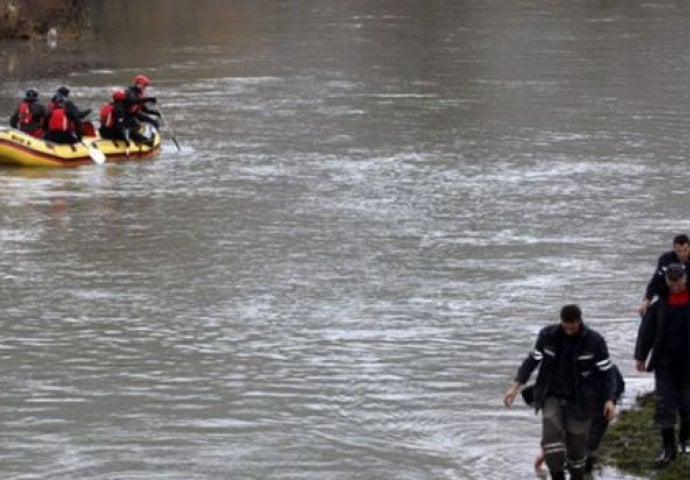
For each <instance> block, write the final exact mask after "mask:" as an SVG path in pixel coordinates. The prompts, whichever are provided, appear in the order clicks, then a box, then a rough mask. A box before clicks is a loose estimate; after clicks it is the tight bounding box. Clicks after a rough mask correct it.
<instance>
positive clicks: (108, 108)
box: [101, 103, 115, 128]
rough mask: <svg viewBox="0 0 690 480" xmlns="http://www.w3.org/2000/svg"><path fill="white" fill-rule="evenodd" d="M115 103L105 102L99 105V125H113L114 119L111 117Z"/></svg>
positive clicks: (109, 126)
mask: <svg viewBox="0 0 690 480" xmlns="http://www.w3.org/2000/svg"><path fill="white" fill-rule="evenodd" d="M114 108H115V105H113V104H112V103H106V104H105V105H103V106H102V107H101V126H102V127H105V128H113V127H114V126H115V119H114V118H113V109H114Z"/></svg>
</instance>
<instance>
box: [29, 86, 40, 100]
mask: <svg viewBox="0 0 690 480" xmlns="http://www.w3.org/2000/svg"><path fill="white" fill-rule="evenodd" d="M37 98H38V91H37V90H36V89H33V88H30V89H28V90H27V91H26V99H27V100H36V99H37Z"/></svg>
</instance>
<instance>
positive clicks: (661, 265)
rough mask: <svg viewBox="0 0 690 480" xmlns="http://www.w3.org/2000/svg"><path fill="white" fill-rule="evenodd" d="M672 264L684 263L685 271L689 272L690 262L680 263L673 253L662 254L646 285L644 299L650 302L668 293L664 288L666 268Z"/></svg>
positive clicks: (671, 251) (666, 287) (665, 287)
mask: <svg viewBox="0 0 690 480" xmlns="http://www.w3.org/2000/svg"><path fill="white" fill-rule="evenodd" d="M672 263H684V264H685V271H686V272H690V261H687V262H681V261H680V259H679V258H678V255H677V254H676V252H675V251H673V250H670V251H668V252H666V253H664V254H662V255H661V256H660V257H659V259H658V260H657V262H656V270H654V274H653V275H652V278H651V279H650V280H649V283H648V284H647V289H646V290H645V292H644V298H646V299H647V300H649V301H651V300H653V299H654V297H655V296H657V295H658V296H660V297H661V296H663V295H666V294H667V293H668V286H666V278H665V277H666V267H668V266H669V265H671V264H672Z"/></svg>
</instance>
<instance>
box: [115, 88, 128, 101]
mask: <svg viewBox="0 0 690 480" xmlns="http://www.w3.org/2000/svg"><path fill="white" fill-rule="evenodd" d="M126 96H127V94H126V93H125V91H124V90H123V89H122V88H116V89H115V90H113V100H115V101H116V102H118V101H119V102H121V101H122V100H124V99H125V97H126Z"/></svg>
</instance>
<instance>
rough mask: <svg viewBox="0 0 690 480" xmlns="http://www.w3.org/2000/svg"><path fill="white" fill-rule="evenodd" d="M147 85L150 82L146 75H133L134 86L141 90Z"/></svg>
mask: <svg viewBox="0 0 690 480" xmlns="http://www.w3.org/2000/svg"><path fill="white" fill-rule="evenodd" d="M149 85H151V82H149V77H147V76H146V75H137V76H136V77H134V86H135V87H137V88H138V89H139V90H142V91H143V90H144V89H145V88H146V87H148V86H149Z"/></svg>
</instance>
